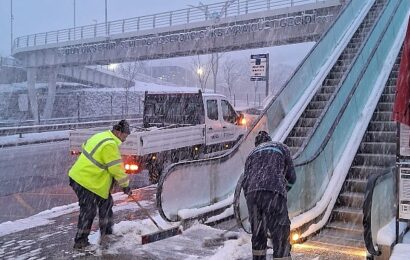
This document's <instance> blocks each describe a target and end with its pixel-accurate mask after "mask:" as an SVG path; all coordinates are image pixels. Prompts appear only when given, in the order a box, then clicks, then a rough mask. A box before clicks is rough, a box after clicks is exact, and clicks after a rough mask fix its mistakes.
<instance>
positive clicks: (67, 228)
mask: <svg viewBox="0 0 410 260" xmlns="http://www.w3.org/2000/svg"><path fill="white" fill-rule="evenodd" d="M118 194H119V193H118ZM118 194H116V195H115V196H114V197H115V201H116V202H115V204H116V206H115V207H114V221H115V223H116V225H115V226H114V230H116V229H117V228H118V227H121V224H124V223H137V222H140V223H142V224H141V225H145V226H147V225H148V224H149V223H148V222H149V220H148V219H147V217H146V216H145V215H144V212H143V211H142V210H140V209H139V208H138V207H137V206H136V204H135V203H133V202H131V201H128V200H127V198H126V196H122V195H118ZM155 194H156V186H155V185H152V186H148V187H144V188H140V189H137V190H134V197H135V198H136V199H137V200H138V201H140V202H141V203H142V204H143V207H144V208H146V209H148V211H149V213H150V214H151V215H153V216H156V217H157V218H158V217H159V216H158V211H157V209H156V205H155ZM121 196H122V197H121ZM130 203H131V204H130ZM70 207H71V208H73V209H74V210H67V209H65V210H66V212H64V211H63V213H62V214H60V215H59V214H54V215H53V217H50V218H49V219H47V221H43V222H44V223H43V222H42V223H40V224H34V225H33V226H30V225H28V226H27V227H25V225H27V224H28V223H27V222H30V221H32V222H33V221H38V220H36V218H35V217H36V216H41V214H40V215H35V216H33V217H29V218H26V219H25V220H26V221H24V219H23V220H22V221H15V222H8V223H9V226H13V227H14V229H15V230H13V231H10V230H8V231H7V229H5V228H4V226H5V223H1V224H0V259H5V260H8V259H10V260H11V259H13V260H14V259H30V260H35V259H37V260H39V259H169V260H174V259H175V260H177V259H209V260H218V259H239V260H241V259H251V245H250V235H249V234H246V233H245V232H243V231H241V230H239V229H237V228H236V229H234V230H233V232H237V233H238V235H239V239H237V240H229V241H226V242H225V243H224V244H223V245H219V246H218V245H217V246H212V247H204V246H203V241H204V238H205V237H216V236H218V235H219V234H220V233H221V232H222V231H221V230H225V229H228V228H230V227H232V226H235V221H234V220H230V221H227V222H223V223H221V224H218V225H216V226H214V227H208V226H205V225H202V224H199V223H193V225H192V226H191V227H190V228H187V229H186V230H184V231H183V233H182V234H181V235H178V236H175V237H171V238H167V239H164V240H160V241H157V242H154V243H150V244H145V245H141V243H140V241H139V240H138V236H135V234H134V235H131V234H132V233H135V232H133V230H132V229H131V230H128V231H127V232H128V233H124V236H123V238H122V240H119V241H118V242H116V243H114V244H112V245H111V246H110V248H109V250H100V249H99V250H97V251H96V252H95V253H93V254H85V253H82V252H78V251H76V250H73V249H72V246H73V237H74V235H75V233H76V223H77V219H78V207H77V205H76V204H72V205H71V206H68V207H67V208H68V209H70ZM56 212H58V211H56ZM157 220H158V219H157ZM147 221H148V222H147ZM40 222H41V221H40ZM161 225H163V223H161ZM137 228H138V226H135V229H137ZM92 230H93V231H92V233H91V235H90V242H91V243H97V242H98V220H97V219H96V220H95V221H94V223H93V227H92ZM292 256H293V259H296V260H300V259H308V260H321V259H323V260H325V259H332V260H333V259H343V260H345V259H347V260H358V259H364V257H358V256H352V255H346V254H342V253H335V252H332V250H331V249H326V250H323V249H318V248H308V247H303V245H294V246H293V249H292ZM268 259H269V258H268Z"/></svg>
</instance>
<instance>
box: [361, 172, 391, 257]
mask: <svg viewBox="0 0 410 260" xmlns="http://www.w3.org/2000/svg"><path fill="white" fill-rule="evenodd" d="M391 173H394V167H391V168H390V169H389V170H388V171H386V172H384V173H380V174H377V175H370V177H369V179H368V181H367V185H366V191H365V195H364V202H363V228H364V243H365V245H366V249H367V251H368V252H369V253H370V254H371V255H375V256H379V255H381V251H380V250H378V249H375V248H374V243H373V238H372V204H373V191H374V188H375V187H376V185H377V184H378V183H380V182H381V181H382V180H383V179H384V178H386V177H387V176H388V175H389V174H391Z"/></svg>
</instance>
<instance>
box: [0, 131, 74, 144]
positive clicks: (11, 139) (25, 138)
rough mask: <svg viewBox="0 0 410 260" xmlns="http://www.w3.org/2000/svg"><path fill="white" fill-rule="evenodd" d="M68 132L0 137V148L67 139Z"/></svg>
mask: <svg viewBox="0 0 410 260" xmlns="http://www.w3.org/2000/svg"><path fill="white" fill-rule="evenodd" d="M68 132H69V131H68V130H66V131H53V132H43V133H30V134H23V135H22V136H21V137H20V136H19V135H7V136H0V146H11V145H21V144H30V143H38V142H47V141H50V140H63V139H68Z"/></svg>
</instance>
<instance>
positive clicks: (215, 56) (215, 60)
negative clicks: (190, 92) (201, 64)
mask: <svg viewBox="0 0 410 260" xmlns="http://www.w3.org/2000/svg"><path fill="white" fill-rule="evenodd" d="M222 56H223V53H212V54H211V57H210V61H209V62H210V66H211V71H212V78H213V84H214V93H216V81H217V78H218V70H219V61H220V59H221V57H222Z"/></svg>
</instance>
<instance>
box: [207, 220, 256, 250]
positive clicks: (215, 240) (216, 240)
mask: <svg viewBox="0 0 410 260" xmlns="http://www.w3.org/2000/svg"><path fill="white" fill-rule="evenodd" d="M247 219H248V217H246V218H244V219H242V220H241V222H240V223H242V222H243V221H245V220H247ZM238 224H239V223H238V222H237V223H236V224H235V225H233V226H232V227H230V228H229V229H227V230H225V231H224V232H222V233H221V234H219V235H217V236H216V237H205V238H204V241H203V242H202V246H203V247H212V246H220V245H222V244H223V243H224V242H225V241H226V240H231V239H238V234H235V233H231V234H229V232H231V231H232V230H233V229H234V228H236V227H238Z"/></svg>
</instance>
